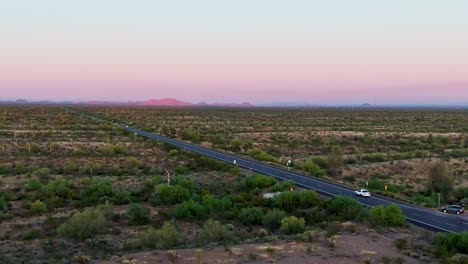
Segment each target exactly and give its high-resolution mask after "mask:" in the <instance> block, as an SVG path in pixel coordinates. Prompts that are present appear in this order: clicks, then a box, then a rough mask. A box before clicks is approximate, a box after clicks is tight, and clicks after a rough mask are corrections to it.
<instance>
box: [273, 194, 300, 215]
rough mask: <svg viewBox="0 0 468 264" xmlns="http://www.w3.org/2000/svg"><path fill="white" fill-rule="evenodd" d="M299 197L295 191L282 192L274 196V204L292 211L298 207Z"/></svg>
mask: <svg viewBox="0 0 468 264" xmlns="http://www.w3.org/2000/svg"><path fill="white" fill-rule="evenodd" d="M300 203H301V200H300V197H299V195H298V194H297V193H296V192H283V193H281V194H279V195H278V196H276V197H275V199H274V204H275V205H276V206H277V207H279V208H280V209H283V210H286V211H292V210H294V209H296V208H297V207H299V205H300Z"/></svg>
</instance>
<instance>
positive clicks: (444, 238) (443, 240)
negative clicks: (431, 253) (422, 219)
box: [434, 232, 468, 257]
mask: <svg viewBox="0 0 468 264" xmlns="http://www.w3.org/2000/svg"><path fill="white" fill-rule="evenodd" d="M434 245H435V251H436V254H437V255H438V256H439V257H444V256H448V255H453V254H457V253H458V254H468V232H462V233H439V234H437V235H436V236H435V238H434Z"/></svg>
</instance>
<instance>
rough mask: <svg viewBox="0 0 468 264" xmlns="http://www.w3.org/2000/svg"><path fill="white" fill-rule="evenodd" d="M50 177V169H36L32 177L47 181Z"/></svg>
mask: <svg viewBox="0 0 468 264" xmlns="http://www.w3.org/2000/svg"><path fill="white" fill-rule="evenodd" d="M49 175H50V170H49V169H48V168H40V169H36V170H34V171H33V172H32V174H31V176H32V177H35V178H41V179H45V178H47V177H48V176H49Z"/></svg>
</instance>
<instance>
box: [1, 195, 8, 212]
mask: <svg viewBox="0 0 468 264" xmlns="http://www.w3.org/2000/svg"><path fill="white" fill-rule="evenodd" d="M7 207H8V200H7V199H6V198H5V197H2V196H0V210H5V209H6V208H7Z"/></svg>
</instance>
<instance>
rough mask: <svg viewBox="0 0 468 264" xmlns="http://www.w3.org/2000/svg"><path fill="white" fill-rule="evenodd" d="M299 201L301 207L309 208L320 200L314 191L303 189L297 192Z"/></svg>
mask: <svg viewBox="0 0 468 264" xmlns="http://www.w3.org/2000/svg"><path fill="white" fill-rule="evenodd" d="M298 196H299V203H300V206H301V207H302V208H309V207H312V206H314V205H317V204H318V203H319V202H320V198H319V196H318V194H317V192H316V191H313V190H303V191H300V192H298Z"/></svg>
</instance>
